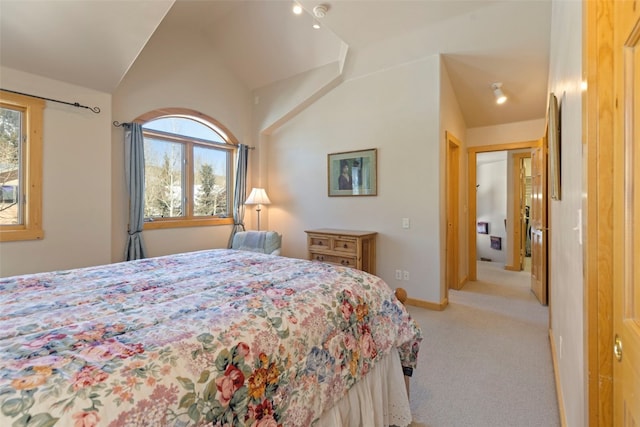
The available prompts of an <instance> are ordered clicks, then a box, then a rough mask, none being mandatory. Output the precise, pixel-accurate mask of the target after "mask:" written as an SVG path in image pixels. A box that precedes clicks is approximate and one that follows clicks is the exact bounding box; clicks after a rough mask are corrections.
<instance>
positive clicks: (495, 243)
mask: <svg viewBox="0 0 640 427" xmlns="http://www.w3.org/2000/svg"><path fill="white" fill-rule="evenodd" d="M489 238H490V239H491V249H495V250H497V251H501V250H502V237H500V236H489Z"/></svg>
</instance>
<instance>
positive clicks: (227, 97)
mask: <svg viewBox="0 0 640 427" xmlns="http://www.w3.org/2000/svg"><path fill="white" fill-rule="evenodd" d="M203 52H207V54H203ZM168 55H169V56H168ZM169 57H170V60H169V59H168V58H169ZM217 57H218V56H217V55H216V54H215V51H213V50H212V48H211V46H210V44H209V43H208V42H207V41H206V40H205V39H204V38H202V37H201V36H200V35H199V34H198V33H197V31H195V30H194V31H193V32H190V31H184V29H182V30H180V31H176V30H174V29H173V28H171V26H169V25H165V24H163V25H161V26H160V27H159V28H158V30H157V31H156V33H154V35H153V36H152V37H151V39H150V40H149V42H148V43H147V45H146V46H145V48H144V50H143V51H142V53H141V54H140V56H139V57H138V58H137V60H136V62H135V63H134V64H133V66H132V67H131V69H130V70H129V72H128V73H127V75H126V76H125V78H124V79H123V81H122V82H121V84H120V85H119V86H118V88H117V90H116V91H115V93H114V95H113V117H114V120H117V121H120V122H129V121H131V120H134V119H135V118H136V117H138V116H140V115H142V114H144V113H147V112H149V111H152V110H155V109H159V108H167V107H182V108H189V109H193V110H196V111H199V112H201V113H204V114H206V115H208V116H210V117H213V118H215V119H216V120H218V121H220V122H221V123H222V124H223V125H225V126H226V127H227V128H228V129H229V130H230V131H231V133H232V134H233V135H235V136H236V137H237V138H238V139H239V140H240V142H242V143H245V144H248V145H252V144H255V142H254V141H252V138H251V132H250V123H251V105H252V99H251V93H250V92H249V91H248V90H247V89H246V88H245V87H244V86H242V85H241V84H240V83H239V81H238V80H237V79H236V78H235V77H234V76H233V75H232V74H231V73H230V72H229V71H228V69H226V68H225V67H224V65H223V64H221V63H220V61H218V60H217ZM112 133H113V138H112V141H111V143H112V157H113V166H112V170H113V193H112V195H111V197H112V203H113V250H112V255H111V256H112V259H113V261H120V260H122V259H123V257H124V248H125V243H126V236H127V234H126V229H127V222H128V218H127V215H128V210H127V209H128V208H127V206H128V196H127V193H126V191H127V190H126V186H125V180H124V144H123V135H124V131H123V129H122V128H115V127H112ZM254 155H255V154H254V153H253V152H250V159H251V161H254V160H256V159H257V158H254ZM247 211H249V209H247ZM230 232H231V226H214V227H189V228H179V229H168V230H148V231H144V232H143V233H142V235H143V239H144V241H145V247H146V249H147V253H148V255H149V256H159V255H165V254H170V253H177V252H187V251H194V250H200V249H209V248H219V247H226V246H227V241H228V238H229V234H230Z"/></svg>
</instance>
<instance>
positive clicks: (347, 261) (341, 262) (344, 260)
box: [340, 259, 349, 265]
mask: <svg viewBox="0 0 640 427" xmlns="http://www.w3.org/2000/svg"><path fill="white" fill-rule="evenodd" d="M340 264H342V265H349V260H348V259H343V260H341V261H340Z"/></svg>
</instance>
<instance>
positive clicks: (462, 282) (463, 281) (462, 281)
mask: <svg viewBox="0 0 640 427" xmlns="http://www.w3.org/2000/svg"><path fill="white" fill-rule="evenodd" d="M468 281H469V277H468V276H464V277H463V278H462V279H461V280H460V289H462V287H463V286H464V284H465V283H467V282H468ZM448 299H449V298H447V300H448Z"/></svg>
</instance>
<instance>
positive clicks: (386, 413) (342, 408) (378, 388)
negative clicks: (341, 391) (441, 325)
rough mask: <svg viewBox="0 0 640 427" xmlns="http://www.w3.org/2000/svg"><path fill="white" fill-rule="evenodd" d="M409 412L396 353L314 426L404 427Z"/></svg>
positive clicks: (391, 353)
mask: <svg viewBox="0 0 640 427" xmlns="http://www.w3.org/2000/svg"><path fill="white" fill-rule="evenodd" d="M409 424H411V409H410V407H409V398H408V396H407V388H406V385H405V380H404V375H403V374H402V366H401V364H400V357H399V356H398V352H397V350H396V349H395V348H394V349H392V350H391V352H390V353H389V354H388V355H387V356H385V357H384V358H382V359H381V360H380V362H378V363H377V364H376V366H375V367H374V368H373V369H372V370H371V371H370V372H369V374H367V376H366V377H365V378H363V379H362V380H361V381H359V382H358V383H356V384H355V385H354V386H353V387H351V389H350V390H349V392H348V393H347V395H346V396H345V397H344V398H342V399H340V401H339V402H338V403H337V404H336V405H335V406H334V407H332V408H331V409H329V410H327V411H325V412H324V413H323V414H322V416H321V417H320V419H319V420H318V422H316V423H315V424H314V427H358V426H361V427H365V426H366V427H369V426H371V427H383V426H399V427H406V426H408V425H409Z"/></svg>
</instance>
